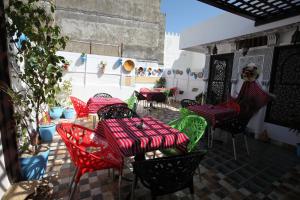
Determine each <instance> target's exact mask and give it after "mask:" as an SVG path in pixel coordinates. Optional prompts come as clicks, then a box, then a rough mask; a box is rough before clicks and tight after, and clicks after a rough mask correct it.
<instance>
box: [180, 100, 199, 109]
mask: <svg viewBox="0 0 300 200" xmlns="http://www.w3.org/2000/svg"><path fill="white" fill-rule="evenodd" d="M180 104H181V107H183V108H186V107H188V106H193V105H196V104H198V103H197V102H196V101H195V100H192V99H182V100H181V101H180Z"/></svg>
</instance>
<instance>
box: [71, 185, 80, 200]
mask: <svg viewBox="0 0 300 200" xmlns="http://www.w3.org/2000/svg"><path fill="white" fill-rule="evenodd" d="M77 185H78V182H75V185H74V188H73V190H72V191H71V194H70V197H69V200H72V199H73V196H74V194H75V191H76V189H77Z"/></svg>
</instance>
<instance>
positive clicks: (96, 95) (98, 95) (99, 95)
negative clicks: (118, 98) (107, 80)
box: [94, 93, 112, 98]
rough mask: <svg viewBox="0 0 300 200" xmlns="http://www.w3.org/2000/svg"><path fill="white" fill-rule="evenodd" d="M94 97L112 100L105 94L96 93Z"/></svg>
mask: <svg viewBox="0 0 300 200" xmlns="http://www.w3.org/2000/svg"><path fill="white" fill-rule="evenodd" d="M94 97H102V98H112V96H111V95H110V94H107V93H97V94H95V95H94Z"/></svg>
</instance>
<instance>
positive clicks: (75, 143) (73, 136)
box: [56, 123, 122, 168]
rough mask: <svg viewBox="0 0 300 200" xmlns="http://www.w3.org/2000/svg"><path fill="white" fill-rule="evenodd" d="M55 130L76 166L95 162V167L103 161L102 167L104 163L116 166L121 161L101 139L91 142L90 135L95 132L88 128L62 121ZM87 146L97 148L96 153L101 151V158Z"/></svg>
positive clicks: (81, 166)
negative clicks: (89, 150)
mask: <svg viewBox="0 0 300 200" xmlns="http://www.w3.org/2000/svg"><path fill="white" fill-rule="evenodd" d="M56 131H57V133H58V134H59V135H60V136H61V138H62V140H63V141H64V143H65V144H66V147H67V150H68V152H69V154H70V157H71V160H72V161H73V162H74V165H75V166H77V167H78V166H80V168H85V167H86V168H91V167H93V165H96V163H97V167H99V165H100V166H101V163H103V167H104V168H105V165H106V164H105V163H110V164H112V165H115V166H116V167H118V166H119V165H120V163H121V162H122V161H121V160H122V159H121V157H120V156H119V155H118V154H116V153H114V152H112V151H110V150H109V148H110V147H109V145H108V143H107V142H105V141H101V140H97V143H95V142H93V141H92V136H93V134H95V133H93V131H92V130H90V129H88V128H85V127H82V126H80V125H77V124H72V123H62V124H59V125H57V127H56ZM89 147H92V148H95V149H97V153H99V152H101V158H102V159H99V157H97V156H95V155H93V153H91V152H88V151H87V150H88V148H89ZM97 155H98V154H97ZM105 158H106V159H105Z"/></svg>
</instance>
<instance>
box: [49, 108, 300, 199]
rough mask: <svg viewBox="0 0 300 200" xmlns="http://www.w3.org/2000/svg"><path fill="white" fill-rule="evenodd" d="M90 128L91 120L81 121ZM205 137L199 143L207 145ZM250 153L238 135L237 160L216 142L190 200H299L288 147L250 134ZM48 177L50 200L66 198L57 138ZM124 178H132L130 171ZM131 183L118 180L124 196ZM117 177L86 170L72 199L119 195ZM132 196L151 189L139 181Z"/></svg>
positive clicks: (66, 162)
mask: <svg viewBox="0 0 300 200" xmlns="http://www.w3.org/2000/svg"><path fill="white" fill-rule="evenodd" d="M138 111H139V114H140V115H144V114H148V115H152V116H153V117H156V118H158V119H160V120H161V121H164V122H168V121H170V120H172V119H174V118H177V117H178V115H179V113H178V109H176V108H175V107H170V106H168V107H167V108H164V109H154V110H152V111H151V112H147V111H145V110H144V112H143V113H144V114H143V113H141V111H142V109H139V110H138ZM80 123H83V124H85V125H86V126H91V122H80ZM205 142H206V139H205V138H204V139H203V140H202V144H201V145H200V146H201V147H202V148H206V144H205ZM248 142H249V147H250V152H251V155H250V156H247V154H246V150H245V147H244V143H243V140H242V138H241V139H240V141H239V138H238V141H237V144H238V145H237V153H238V160H237V161H235V160H234V159H233V154H232V145H231V143H228V144H227V143H219V142H214V146H213V148H212V149H210V150H209V152H208V154H207V156H206V157H205V159H204V160H203V161H202V163H201V166H200V167H201V175H202V179H201V181H200V180H199V177H198V176H195V177H194V187H195V194H194V196H193V197H194V199H274V200H275V199H292V200H293V199H299V198H300V159H299V158H298V157H296V156H295V153H294V152H292V151H288V150H285V149H283V148H281V147H279V146H275V145H272V144H267V143H263V142H260V141H257V140H254V139H251V138H248ZM47 171H48V174H47V175H48V176H56V177H57V178H56V179H55V180H56V181H53V185H54V199H67V196H68V186H69V183H70V181H71V177H72V175H73V172H74V166H73V164H72V163H71V161H70V159H69V156H68V153H67V151H66V147H65V145H64V144H63V142H62V141H61V140H60V139H59V136H56V137H55V139H54V141H53V142H52V143H51V153H50V156H49V163H48V169H47ZM125 176H128V177H130V176H132V174H131V172H130V170H129V169H127V170H125ZM130 188H131V183H130V182H127V181H123V182H122V186H121V194H122V199H128V197H129V196H128V194H129V191H130ZM117 194H118V181H117V179H113V178H112V175H111V176H108V172H107V170H104V171H97V172H93V173H89V174H85V175H84V176H82V177H81V180H80V184H79V187H78V189H77V192H76V194H75V199H99V200H102V199H103V200H110V199H118V198H117ZM135 197H136V198H135V199H140V200H147V199H151V197H150V192H149V191H148V190H147V189H145V188H144V187H143V186H142V185H141V184H139V185H138V188H137V189H136V191H135ZM158 199H172V200H173V199H174V200H176V199H180V200H186V199H192V196H191V195H190V194H189V190H183V191H179V192H177V193H174V194H171V195H166V196H163V197H160V198H158Z"/></svg>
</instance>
